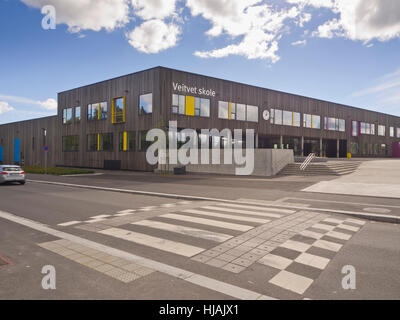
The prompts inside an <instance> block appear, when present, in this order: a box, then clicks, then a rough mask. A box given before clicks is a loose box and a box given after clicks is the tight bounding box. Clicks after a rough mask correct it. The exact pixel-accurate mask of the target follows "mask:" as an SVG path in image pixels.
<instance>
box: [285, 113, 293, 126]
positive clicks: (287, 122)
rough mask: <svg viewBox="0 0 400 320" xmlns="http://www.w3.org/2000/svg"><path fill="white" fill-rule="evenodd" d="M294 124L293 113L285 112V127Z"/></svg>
mask: <svg viewBox="0 0 400 320" xmlns="http://www.w3.org/2000/svg"><path fill="white" fill-rule="evenodd" d="M292 124H293V113H292V112H290V111H283V125H284V126H291V125H292Z"/></svg>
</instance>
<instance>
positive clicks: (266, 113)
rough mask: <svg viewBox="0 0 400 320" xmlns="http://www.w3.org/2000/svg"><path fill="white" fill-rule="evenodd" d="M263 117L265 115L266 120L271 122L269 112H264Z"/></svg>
mask: <svg viewBox="0 0 400 320" xmlns="http://www.w3.org/2000/svg"><path fill="white" fill-rule="evenodd" d="M262 115H263V118H264V120H269V111H268V110H264V111H263V114H262Z"/></svg>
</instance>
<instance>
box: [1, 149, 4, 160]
mask: <svg viewBox="0 0 400 320" xmlns="http://www.w3.org/2000/svg"><path fill="white" fill-rule="evenodd" d="M3 152H4V151H3V146H0V162H3V161H4V160H3V157H4V155H3Z"/></svg>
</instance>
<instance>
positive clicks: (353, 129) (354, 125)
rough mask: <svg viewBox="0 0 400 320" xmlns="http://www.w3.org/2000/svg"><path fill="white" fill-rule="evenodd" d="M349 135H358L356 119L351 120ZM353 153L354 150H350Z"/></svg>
mask: <svg viewBox="0 0 400 320" xmlns="http://www.w3.org/2000/svg"><path fill="white" fill-rule="evenodd" d="M351 136H352V137H358V121H352V122H351ZM352 153H354V152H352Z"/></svg>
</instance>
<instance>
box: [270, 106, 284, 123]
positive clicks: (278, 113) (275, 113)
mask: <svg viewBox="0 0 400 320" xmlns="http://www.w3.org/2000/svg"><path fill="white" fill-rule="evenodd" d="M271 114H272V116H271V123H274V124H282V110H278V109H272V110H271Z"/></svg>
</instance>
